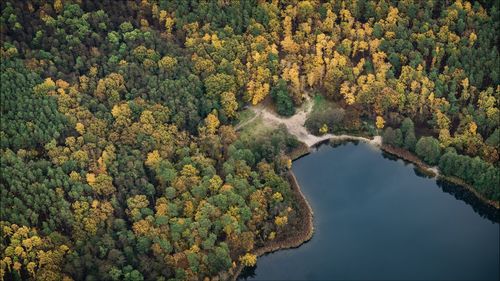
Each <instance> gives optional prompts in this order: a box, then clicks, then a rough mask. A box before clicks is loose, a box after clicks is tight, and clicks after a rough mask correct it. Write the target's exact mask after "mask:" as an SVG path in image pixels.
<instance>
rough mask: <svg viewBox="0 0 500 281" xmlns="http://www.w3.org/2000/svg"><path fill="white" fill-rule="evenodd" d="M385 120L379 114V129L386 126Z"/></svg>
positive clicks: (377, 119)
mask: <svg viewBox="0 0 500 281" xmlns="http://www.w3.org/2000/svg"><path fill="white" fill-rule="evenodd" d="M384 124H385V120H384V118H382V117H381V116H377V118H376V121H375V125H376V126H377V129H382V128H384Z"/></svg>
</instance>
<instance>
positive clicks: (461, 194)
mask: <svg viewBox="0 0 500 281" xmlns="http://www.w3.org/2000/svg"><path fill="white" fill-rule="evenodd" d="M437 185H438V186H439V187H440V188H441V189H442V190H443V192H446V193H449V194H451V195H453V196H454V197H455V198H456V199H457V200H460V201H463V202H465V203H467V205H469V206H471V207H472V209H473V210H474V212H476V213H477V214H479V215H480V216H481V217H483V218H486V219H488V220H490V221H492V222H495V223H500V210H498V209H496V208H495V207H492V206H490V205H488V204H485V203H483V202H482V201H481V200H480V199H479V198H477V196H476V195H474V194H473V193H472V192H470V191H469V190H467V189H466V188H465V187H462V186H459V185H456V184H452V183H449V182H447V181H444V180H437Z"/></svg>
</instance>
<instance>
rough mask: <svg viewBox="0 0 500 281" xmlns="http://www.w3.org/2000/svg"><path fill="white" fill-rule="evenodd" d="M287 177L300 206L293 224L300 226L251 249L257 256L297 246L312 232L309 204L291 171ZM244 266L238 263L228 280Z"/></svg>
mask: <svg viewBox="0 0 500 281" xmlns="http://www.w3.org/2000/svg"><path fill="white" fill-rule="evenodd" d="M306 154H309V152H307V153H305V154H304V155H306ZM301 156H303V155H301ZM287 177H288V181H289V182H290V185H291V187H292V191H293V194H294V196H295V197H296V199H297V203H298V205H299V208H300V210H299V211H300V212H301V214H300V216H299V218H300V219H298V220H297V221H296V222H295V224H296V226H299V227H300V226H301V228H300V229H299V230H298V231H296V232H295V233H293V234H292V235H291V236H287V237H286V238H285V239H284V240H280V241H269V243H266V244H265V245H264V246H262V247H260V248H257V249H255V250H254V251H252V254H254V255H256V256H257V258H258V257H261V256H263V255H265V254H269V253H273V252H276V251H279V250H285V249H292V248H297V247H299V246H300V245H302V244H304V243H306V242H307V241H309V240H311V238H312V236H313V234H314V220H313V217H314V213H313V210H312V208H311V205H310V204H309V202H308V201H307V199H306V197H305V196H304V194H303V193H302V190H301V189H300V185H299V183H298V181H297V178H296V177H295V175H294V174H293V172H292V171H290V172H288V174H287ZM244 268H245V266H244V265H243V264H241V263H239V264H238V266H237V267H236V268H235V269H234V270H235V271H234V273H233V274H232V276H231V278H230V279H229V280H232V281H236V280H237V279H238V277H239V276H240V274H241V272H242V270H243V269H244Z"/></svg>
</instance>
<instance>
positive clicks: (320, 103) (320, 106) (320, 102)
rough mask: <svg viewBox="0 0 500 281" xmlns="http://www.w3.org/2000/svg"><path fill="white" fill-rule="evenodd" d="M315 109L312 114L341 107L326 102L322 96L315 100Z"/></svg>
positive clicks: (317, 96)
mask: <svg viewBox="0 0 500 281" xmlns="http://www.w3.org/2000/svg"><path fill="white" fill-rule="evenodd" d="M313 103H314V104H313V108H312V111H311V114H314V113H317V112H320V111H322V110H324V109H325V108H337V107H339V106H338V105H337V104H336V103H335V102H333V101H329V100H326V99H325V97H324V96H322V95H319V94H318V95H315V96H314V98H313Z"/></svg>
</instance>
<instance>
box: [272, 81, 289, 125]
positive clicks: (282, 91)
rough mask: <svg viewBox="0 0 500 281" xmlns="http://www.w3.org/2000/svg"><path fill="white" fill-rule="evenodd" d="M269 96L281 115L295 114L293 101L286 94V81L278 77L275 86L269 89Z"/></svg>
mask: <svg viewBox="0 0 500 281" xmlns="http://www.w3.org/2000/svg"><path fill="white" fill-rule="evenodd" d="M271 97H272V98H273V100H274V102H275V103H276V111H277V112H278V114H280V115H283V116H292V115H293V114H295V107H294V106H293V101H292V98H291V97H290V95H289V94H288V90H287V86H286V82H285V81H284V80H283V79H280V80H279V81H278V83H277V85H276V86H274V87H273V88H272V89H271Z"/></svg>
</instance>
